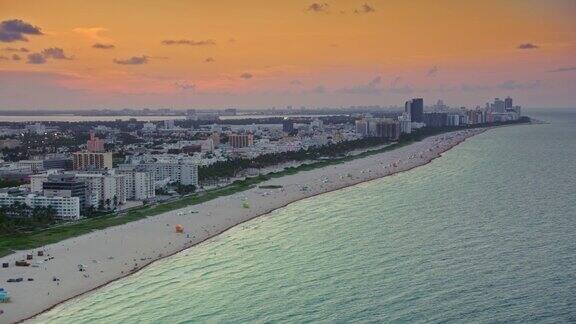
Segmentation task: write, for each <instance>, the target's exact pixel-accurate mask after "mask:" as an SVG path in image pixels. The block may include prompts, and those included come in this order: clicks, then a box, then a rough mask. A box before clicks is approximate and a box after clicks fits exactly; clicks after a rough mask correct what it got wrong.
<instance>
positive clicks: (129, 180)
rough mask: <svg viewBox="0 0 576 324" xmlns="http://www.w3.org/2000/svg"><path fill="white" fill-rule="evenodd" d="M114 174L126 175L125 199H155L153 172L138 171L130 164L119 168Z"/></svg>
mask: <svg viewBox="0 0 576 324" xmlns="http://www.w3.org/2000/svg"><path fill="white" fill-rule="evenodd" d="M116 172H117V173H118V174H124V175H126V199H128V200H148V199H152V198H154V197H156V191H155V188H154V173H153V172H150V171H143V170H139V169H138V168H137V167H136V166H135V165H130V164H124V165H122V166H120V167H119V168H118V170H117V171H116Z"/></svg>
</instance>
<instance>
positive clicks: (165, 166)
mask: <svg viewBox="0 0 576 324" xmlns="http://www.w3.org/2000/svg"><path fill="white" fill-rule="evenodd" d="M139 167H140V168H142V169H143V170H145V171H148V172H152V173H154V180H155V181H162V180H165V179H170V180H169V182H179V183H180V184H183V185H195V186H198V165H197V164H196V163H194V162H192V161H187V160H179V161H159V162H146V163H141V164H139Z"/></svg>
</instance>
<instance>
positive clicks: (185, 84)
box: [174, 81, 196, 91]
mask: <svg viewBox="0 0 576 324" xmlns="http://www.w3.org/2000/svg"><path fill="white" fill-rule="evenodd" d="M174 86H175V87H176V88H178V89H180V90H191V91H194V90H196V85H195V84H193V83H189V82H188V81H183V82H174Z"/></svg>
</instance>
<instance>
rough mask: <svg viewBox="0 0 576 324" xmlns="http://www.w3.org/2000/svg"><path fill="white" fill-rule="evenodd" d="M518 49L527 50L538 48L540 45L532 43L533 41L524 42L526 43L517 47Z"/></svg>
mask: <svg viewBox="0 0 576 324" xmlns="http://www.w3.org/2000/svg"><path fill="white" fill-rule="evenodd" d="M517 48H518V49H521V50H526V49H537V48H538V45H535V44H532V43H524V44H520V45H518V47H517Z"/></svg>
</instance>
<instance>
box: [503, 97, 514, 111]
mask: <svg viewBox="0 0 576 324" xmlns="http://www.w3.org/2000/svg"><path fill="white" fill-rule="evenodd" d="M512 107H513V104H512V98H510V97H506V99H504V109H511V108H512Z"/></svg>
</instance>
